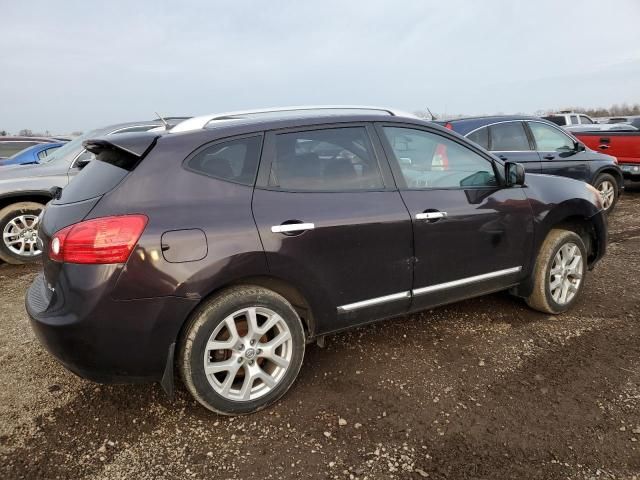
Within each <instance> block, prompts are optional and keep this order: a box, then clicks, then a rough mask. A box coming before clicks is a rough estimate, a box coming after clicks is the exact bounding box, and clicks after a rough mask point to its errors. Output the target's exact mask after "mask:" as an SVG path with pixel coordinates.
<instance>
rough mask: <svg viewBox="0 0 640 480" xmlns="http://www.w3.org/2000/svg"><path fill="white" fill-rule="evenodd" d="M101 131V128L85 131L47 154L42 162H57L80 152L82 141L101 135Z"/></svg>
mask: <svg viewBox="0 0 640 480" xmlns="http://www.w3.org/2000/svg"><path fill="white" fill-rule="evenodd" d="M99 132H100V130H92V131H90V132H87V133H85V134H84V135H80V136H79V137H76V138H74V139H73V140H71V141H70V142H68V143H65V144H64V145H63V146H62V147H60V148H58V149H57V150H55V151H53V152H52V153H51V154H50V155H47V156H46V157H45V158H44V160H42V161H41V162H40V163H51V162H55V161H58V160H61V159H63V158H65V157H67V156H68V155H69V154H72V153H74V152H79V151H80V150H82V142H84V141H85V140H86V139H87V138H90V137H93V136H96V135H99Z"/></svg>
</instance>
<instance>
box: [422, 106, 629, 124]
mask: <svg viewBox="0 0 640 480" xmlns="http://www.w3.org/2000/svg"><path fill="white" fill-rule="evenodd" d="M562 111H571V112H578V113H585V114H587V115H589V116H590V117H624V116H630V115H640V103H633V104H630V103H620V104H618V103H616V104H614V105H611V106H610V107H609V108H605V107H597V108H584V107H563V108H557V109H546V110H544V109H543V110H536V111H535V112H534V113H533V114H534V115H536V116H538V117H542V116H544V115H549V114H551V113H555V112H562ZM413 113H414V115H416V116H418V117H420V118H425V119H427V120H432V116H431V115H432V114H431V112H430V111H429V109H427V110H415V111H414V112H413ZM509 113H510V114H514V115H526V114H525V113H524V112H509ZM433 115H434V116H435V119H437V120H445V119H447V120H449V119H453V118H460V117H465V116H468V115H464V114H447V115H444V114H442V113H434V114H433ZM485 115H504V112H493V113H487V114H485Z"/></svg>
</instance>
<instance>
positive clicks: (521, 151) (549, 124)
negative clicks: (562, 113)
mask: <svg viewBox="0 0 640 480" xmlns="http://www.w3.org/2000/svg"><path fill="white" fill-rule="evenodd" d="M513 122H522V123H527V122H535V123H542V124H543V125H547V126H549V127H552V128H555V129H556V130H558V131H559V132H560V133H562V134H564V135H565V136H567V137H569V138H570V139H572V140H574V141H575V138H574V137H573V136H572V135H571V134H570V132H567V131H566V130H564V129H563V128H562V127H560V126H558V125H556V124H555V123H553V122H549V121H548V120H538V119H536V118H532V119H524V120H502V121H500V122H493V123H487V124H486V125H482V126H481V127H478V128H476V129H475V130H471V131H470V132H469V133H465V135H464V138H467V137H468V136H469V135H471V134H472V133H475V132H477V131H478V130H481V129H483V128H489V127H490V126H492V125H498V124H500V123H513ZM569 125H570V124H569ZM534 141H535V138H534ZM537 146H538V145H537V143H536V147H537ZM487 151H488V152H504V153H524V152H542V151H543V150H487ZM554 151H555V150H554Z"/></svg>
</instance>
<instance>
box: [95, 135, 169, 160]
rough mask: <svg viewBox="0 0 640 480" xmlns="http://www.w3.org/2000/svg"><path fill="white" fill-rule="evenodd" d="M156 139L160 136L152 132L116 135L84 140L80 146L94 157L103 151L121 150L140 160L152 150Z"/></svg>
mask: <svg viewBox="0 0 640 480" xmlns="http://www.w3.org/2000/svg"><path fill="white" fill-rule="evenodd" d="M158 138H160V135H159V134H158V133H153V132H136V133H118V134H115V135H107V136H104V137H99V138H92V139H90V140H85V141H84V142H82V145H84V148H86V149H87V150H89V151H90V152H91V153H95V154H96V155H97V154H99V153H100V152H103V151H105V150H121V151H123V152H126V153H128V154H130V155H133V156H134V157H136V158H138V159H140V158H143V157H144V156H145V155H146V154H147V153H148V152H149V150H151V149H152V148H153V146H154V145H155V143H156V140H158Z"/></svg>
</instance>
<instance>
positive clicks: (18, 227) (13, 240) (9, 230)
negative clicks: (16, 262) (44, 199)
mask: <svg viewBox="0 0 640 480" xmlns="http://www.w3.org/2000/svg"><path fill="white" fill-rule="evenodd" d="M37 239H38V217H37V216H36V215H20V216H18V217H15V218H13V219H11V220H9V222H7V224H6V225H5V227H4V230H3V232H2V241H3V242H4V244H5V246H6V247H7V249H8V250H9V251H10V252H11V253H14V254H16V255H19V256H21V257H34V256H36V255H40V254H41V253H42V251H41V250H40V248H38V245H37V243H36V241H37Z"/></svg>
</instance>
